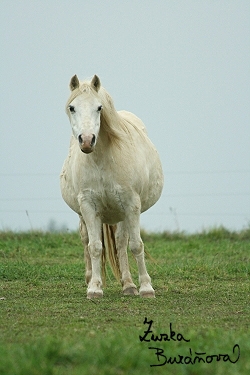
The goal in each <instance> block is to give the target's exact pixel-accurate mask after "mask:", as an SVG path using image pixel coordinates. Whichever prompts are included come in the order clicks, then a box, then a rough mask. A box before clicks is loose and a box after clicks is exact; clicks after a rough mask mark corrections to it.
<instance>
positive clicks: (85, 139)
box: [78, 134, 96, 154]
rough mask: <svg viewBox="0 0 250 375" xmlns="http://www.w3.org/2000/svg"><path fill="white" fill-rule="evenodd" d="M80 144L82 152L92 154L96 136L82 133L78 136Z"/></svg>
mask: <svg viewBox="0 0 250 375" xmlns="http://www.w3.org/2000/svg"><path fill="white" fill-rule="evenodd" d="M78 141H79V146H80V149H81V151H82V152H84V153H85V154H90V153H91V152H92V151H93V150H94V147H95V142H96V137H95V135H94V134H91V135H83V134H80V135H79V137H78Z"/></svg>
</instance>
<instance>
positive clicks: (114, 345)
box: [0, 228, 250, 375]
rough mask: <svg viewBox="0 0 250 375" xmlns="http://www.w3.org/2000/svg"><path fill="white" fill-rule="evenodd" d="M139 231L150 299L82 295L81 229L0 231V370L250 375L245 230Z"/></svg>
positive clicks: (23, 374)
mask: <svg viewBox="0 0 250 375" xmlns="http://www.w3.org/2000/svg"><path fill="white" fill-rule="evenodd" d="M142 235H143V239H144V243H145V248H146V250H147V252H148V253H149V254H150V255H151V256H152V257H153V259H151V258H150V257H149V256H148V257H147V267H148V271H149V274H150V276H151V278H152V281H153V286H154V288H155V290H156V298H155V299H142V298H140V297H125V296H123V295H122V293H121V288H120V286H119V284H118V283H117V281H115V279H114V277H113V275H112V273H111V271H110V270H109V269H108V270H107V285H106V288H105V290H104V297H103V298H102V299H100V300H87V299H86V287H85V284H84V264H83V254H82V253H83V252H82V247H81V243H80V239H79V236H78V234H77V233H62V234H60V233H54V234H52V233H39V232H30V233H11V232H1V233H0V330H1V331H0V374H4V375H41V374H42V375H64V374H70V375H84V374H90V375H91V374H99V375H104V374H105V375H106V374H107V375H112V374H117V375H123V374H135V375H137V374H138V375H139V374H140V375H141V374H144V375H147V374H173V375H175V374H176V375H179V374H181V375H182V374H188V375H196V374H197V375H200V374H208V375H210V374H211V375H214V374H218V375H219V374H221V375H224V374H232V375H242V374H243V375H247V374H249V373H250V284H249V275H250V266H249V259H250V230H249V229H248V230H245V231H242V232H240V233H231V232H228V231H227V230H225V229H223V228H220V229H215V230H211V231H209V232H207V233H202V234H196V235H184V234H180V233H179V234H169V233H162V234H146V233H142ZM130 264H131V268H132V274H133V277H134V281H136V282H137V267H136V264H135V261H134V259H133V258H132V257H131V256H130ZM145 318H147V320H145ZM150 321H152V325H151V331H152V332H151V333H148V334H146V333H145V332H147V330H149V328H150V327H149V326H150V325H149V324H148V323H147V322H150ZM170 324H171V327H170ZM152 334H153V335H154V336H153V338H152ZM161 334H162V336H161ZM164 334H165V335H164ZM166 335H168V336H166ZM139 336H141V338H143V336H145V339H144V340H142V341H141V340H140V338H139ZM156 336H157V337H158V341H154V340H156V338H157V337H156ZM160 338H162V339H163V338H167V339H168V341H163V340H162V341H159V339H160ZM147 340H148V341H147ZM188 340H189V341H188ZM149 348H154V349H149ZM233 350H234V351H233ZM239 350H240V352H239ZM197 358H198V359H197ZM171 362H175V363H171ZM176 362H177V363H176ZM178 362H180V363H179V364H178ZM233 362H235V363H233ZM192 363H194V364H192ZM151 365H158V366H151Z"/></svg>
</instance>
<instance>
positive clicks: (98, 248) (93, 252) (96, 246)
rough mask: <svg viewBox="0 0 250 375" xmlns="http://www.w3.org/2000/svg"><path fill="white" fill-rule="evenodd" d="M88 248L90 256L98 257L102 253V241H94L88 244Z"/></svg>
mask: <svg viewBox="0 0 250 375" xmlns="http://www.w3.org/2000/svg"><path fill="white" fill-rule="evenodd" d="M88 250H89V254H90V256H91V258H92V257H93V258H100V256H101V254H102V242H101V241H94V242H92V243H89V244H88Z"/></svg>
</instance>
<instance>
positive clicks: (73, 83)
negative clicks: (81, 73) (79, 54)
mask: <svg viewBox="0 0 250 375" xmlns="http://www.w3.org/2000/svg"><path fill="white" fill-rule="evenodd" d="M79 86H80V82H79V79H78V77H77V75H76V74H75V75H74V76H73V77H72V78H71V80H70V84H69V87H70V90H71V91H73V90H75V89H78V87H79Z"/></svg>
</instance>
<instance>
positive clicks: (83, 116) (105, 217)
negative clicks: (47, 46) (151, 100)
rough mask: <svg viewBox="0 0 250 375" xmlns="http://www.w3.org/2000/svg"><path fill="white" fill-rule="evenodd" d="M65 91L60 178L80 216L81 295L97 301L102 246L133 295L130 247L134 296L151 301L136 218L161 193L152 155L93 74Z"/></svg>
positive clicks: (140, 129) (133, 121)
mask: <svg viewBox="0 0 250 375" xmlns="http://www.w3.org/2000/svg"><path fill="white" fill-rule="evenodd" d="M70 89H71V95H70V98H69V100H68V102H67V105H66V112H67V114H68V116H69V120H70V123H71V126H72V130H73V136H72V137H71V142H70V149H69V154H68V157H67V159H66V160H65V162H64V165H63V169H62V173H61V176H60V180H61V192H62V196H63V199H64V200H65V202H66V203H67V204H68V205H69V207H70V208H71V209H72V210H74V211H75V212H76V213H77V214H78V215H79V217H80V225H79V229H80V235H81V239H82V242H83V245H84V250H85V251H84V254H85V262H86V274H85V276H86V282H87V285H88V288H87V298H94V297H102V296H103V290H102V284H103V283H102V281H103V282H104V276H103V280H102V277H101V268H102V269H105V259H106V251H105V249H106V250H108V255H109V260H110V264H111V267H112V270H113V272H114V275H115V276H116V277H117V279H118V280H119V281H120V282H121V284H122V288H123V293H124V294H125V295H137V294H138V291H137V288H136V285H135V284H134V283H133V281H132V278H131V273H130V270H129V264H128V255H127V247H128V245H129V247H130V249H131V251H132V253H133V254H134V256H135V259H136V261H137V265H138V271H139V283H140V289H139V293H140V296H142V297H154V296H155V292H154V289H153V288H152V285H151V279H150V276H149V275H148V273H147V269H146V265H145V261H144V246H143V242H142V240H141V236H140V214H141V212H143V211H146V210H147V209H148V208H149V207H151V206H152V205H153V204H154V203H155V202H156V201H157V200H158V199H159V197H160V195H161V192H162V187H163V173H162V167H161V162H160V159H159V155H158V152H157V151H156V149H155V147H154V145H153V144H152V142H151V141H150V140H149V138H148V137H147V134H146V130H145V127H144V125H143V123H142V121H141V120H140V119H139V118H138V117H136V116H135V115H134V114H132V113H130V112H126V111H119V112H117V111H116V110H115V108H114V104H113V101H112V99H111V97H110V96H109V94H108V93H107V91H106V90H105V89H104V88H103V87H102V86H101V82H100V79H99V78H98V77H97V76H96V75H95V76H94V77H93V78H92V80H91V81H84V82H80V81H79V79H78V77H77V76H76V75H75V76H73V77H72V78H71V81H70Z"/></svg>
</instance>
